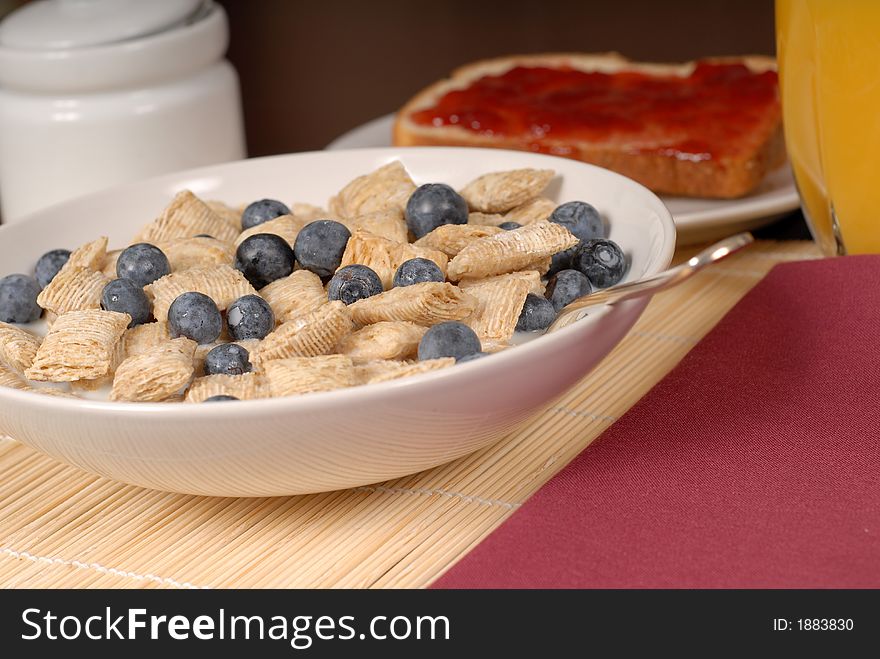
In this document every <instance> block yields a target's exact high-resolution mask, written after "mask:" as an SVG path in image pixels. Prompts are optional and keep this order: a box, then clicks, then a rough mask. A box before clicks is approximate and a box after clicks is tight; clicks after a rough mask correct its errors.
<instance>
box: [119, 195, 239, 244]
mask: <svg viewBox="0 0 880 659" xmlns="http://www.w3.org/2000/svg"><path fill="white" fill-rule="evenodd" d="M240 228H241V227H240V226H239V227H238V228H236V227H235V225H234V224H232V223H230V222H229V220H225V219H223V218H222V217H220V216H219V215H218V214H217V213H215V212H214V211H212V210H211V209H210V208H209V207H208V206H207V204H205V202H203V201H202V200H201V199H199V198H198V197H196V196H195V195H194V194H193V193H192V192H190V191H189V190H183V191H181V192H178V193H177V194H176V195H175V196H174V199H172V200H171V203H170V204H169V205H168V206H167V207H166V208H165V210H164V211H162V214H161V215H160V216H159V217H158V218H157V219H156V220H154V221H153V222H151V223H150V224H148V225H147V226H145V227H144V228H143V230H142V231H141V233H140V234H139V235H138V237H137V241H136V242H145V243H152V244H154V245H155V244H158V243H162V242H169V241H171V240H173V239H175V238H192V237H193V236H197V235H199V234H202V233H204V234H207V235H209V236H213V237H214V238H217V239H218V240H225V241H227V242H232V241H234V240H235V239H236V237H237V236H238V233H239V231H240Z"/></svg>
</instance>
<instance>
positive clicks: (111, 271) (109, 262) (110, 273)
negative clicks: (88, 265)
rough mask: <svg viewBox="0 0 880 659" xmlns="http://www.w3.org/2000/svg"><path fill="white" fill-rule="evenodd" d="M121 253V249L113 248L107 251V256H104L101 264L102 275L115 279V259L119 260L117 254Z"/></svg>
mask: <svg viewBox="0 0 880 659" xmlns="http://www.w3.org/2000/svg"><path fill="white" fill-rule="evenodd" d="M120 254H122V250H121V249H114V250H112V251H110V252H107V256H106V257H105V258H104V263H103V264H101V268H100V270H101V272H103V273H104V276H106V277H110V279H116V277H117V275H116V261H118V260H119V255H120Z"/></svg>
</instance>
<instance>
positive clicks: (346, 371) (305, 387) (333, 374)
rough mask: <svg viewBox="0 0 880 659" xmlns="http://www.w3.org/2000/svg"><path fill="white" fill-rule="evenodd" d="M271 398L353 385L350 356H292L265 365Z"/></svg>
mask: <svg viewBox="0 0 880 659" xmlns="http://www.w3.org/2000/svg"><path fill="white" fill-rule="evenodd" d="M266 380H267V381H268V383H269V389H270V390H271V392H272V396H273V397H277V396H292V395H296V394H307V393H313V392H318V391H332V390H333V389H341V388H343V387H351V386H353V385H354V384H355V379H354V369H353V365H352V361H351V359H349V358H348V357H346V356H344V355H325V356H319V357H291V358H288V359H278V360H275V361H271V362H268V363H267V364H266Z"/></svg>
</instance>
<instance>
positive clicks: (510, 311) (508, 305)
mask: <svg viewBox="0 0 880 659" xmlns="http://www.w3.org/2000/svg"><path fill="white" fill-rule="evenodd" d="M467 292H468V293H469V294H470V295H473V296H474V298H476V300H477V308H476V310H475V311H474V313H473V315H472V316H470V317H469V318H467V319H466V320H465V321H464V322H465V323H466V324H468V325H469V326H470V327H471V329H473V330H474V332H476V334H477V336H478V337H480V341H481V342H482V341H483V340H485V339H489V340H493V341H508V340H510V337H512V336H513V332H514V331H515V330H516V323H517V321H518V320H519V316H520V314H521V313H522V309H523V304H525V301H526V296H527V295H528V294H529V283H528V282H527V281H526V280H525V279H520V278H515V277H508V278H501V277H498V278H493V280H492V281H489V282H487V283H483V284H476V285H474V286H470V287H468V289H467Z"/></svg>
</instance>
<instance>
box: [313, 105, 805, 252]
mask: <svg viewBox="0 0 880 659" xmlns="http://www.w3.org/2000/svg"><path fill="white" fill-rule="evenodd" d="M393 123H394V115H393V114H389V115H386V116H384V117H379V118H378V119H373V120H372V121H369V122H367V123H365V124H364V125H362V126H359V127H358V128H355V129H354V130H351V131H349V132H347V133H345V134H344V135H342V136H340V137H338V138H336V139H335V140H333V141H332V142H331V143H330V144H328V145H327V149H329V150H331V151H332V150H336V149H360V148H369V147H380V146H391V126H392V124H393ZM661 199H663V203H665V204H666V206H667V208H669V210H670V211H671V212H672V217H673V218H674V219H675V225H676V226H677V227H678V243H679V245H690V244H694V243H701V242H707V241H710V240H714V239H716V238H722V237H724V236H728V235H731V234H734V233H736V232H738V231H747V230H750V229H756V228H758V227H760V226H764V225H766V224H769V223H771V222H773V221H774V220H776V219H778V218H779V217H780V216H782V215H785V214H786V213H790V212H791V211H793V210H795V209H796V208H797V207H798V205H799V203H800V202H799V201H798V195H797V189H796V188H795V186H794V179H793V178H792V175H791V170H790V168H789V167H788V166H787V165H786V166H784V167H781V168H780V169H778V170H776V171H775V172H772V173H771V174H770V175H769V176H767V178H766V179H765V180H764V182H763V183H761V185H760V186H759V187H758V189H757V190H756V191H755V192H753V193H752V194H750V195H749V196H747V197H743V198H741V199H730V200H727V199H724V200H718V199H688V198H684V197H667V196H663V197H661ZM587 201H588V200H587Z"/></svg>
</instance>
